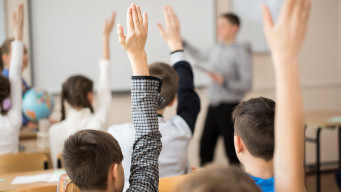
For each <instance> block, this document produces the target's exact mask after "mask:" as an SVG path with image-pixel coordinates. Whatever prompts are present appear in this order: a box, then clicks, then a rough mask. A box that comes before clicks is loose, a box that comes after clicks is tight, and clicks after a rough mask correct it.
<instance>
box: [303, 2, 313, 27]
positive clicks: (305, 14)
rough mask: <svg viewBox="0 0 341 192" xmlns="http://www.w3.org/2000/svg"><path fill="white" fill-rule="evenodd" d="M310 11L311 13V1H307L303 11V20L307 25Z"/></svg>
mask: <svg viewBox="0 0 341 192" xmlns="http://www.w3.org/2000/svg"><path fill="white" fill-rule="evenodd" d="M310 11H311V0H305V1H304V7H303V10H302V18H301V20H302V21H303V22H306V23H307V21H308V20H309V17H310Z"/></svg>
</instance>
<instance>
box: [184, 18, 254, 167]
mask: <svg viewBox="0 0 341 192" xmlns="http://www.w3.org/2000/svg"><path fill="white" fill-rule="evenodd" d="M239 28H240V19H239V18H238V16H237V15H235V14H232V13H228V14H224V15H221V16H220V17H219V18H218V21H217V36H218V39H219V42H218V43H217V44H216V45H215V46H214V47H213V48H212V49H210V50H209V51H207V52H204V53H200V52H199V51H198V50H196V49H195V48H194V47H192V46H190V45H189V44H187V43H186V42H185V43H184V47H185V49H186V50H187V51H188V53H189V54H190V55H192V56H193V57H195V58H196V59H199V60H207V61H209V62H210V63H211V66H210V67H209V69H207V68H203V67H200V68H201V70H203V69H204V70H205V71H206V72H207V74H208V75H209V76H210V78H211V80H212V83H211V84H210V86H209V101H210V106H209V108H208V112H207V116H206V121H205V125H204V131H203V134H202V137H201V141H200V158H201V165H202V166H203V165H205V164H207V163H210V162H212V161H213V157H214V150H215V147H216V143H217V140H218V137H219V136H223V138H224V143H225V150H226V154H227V156H228V158H229V160H230V164H235V165H239V160H238V158H237V155H236V152H235V149H234V142H233V138H234V126H233V122H232V112H233V109H234V108H235V107H236V106H237V105H238V104H239V102H240V101H241V100H242V99H243V98H244V96H245V95H246V93H247V92H248V91H250V90H251V87H252V51H251V47H250V45H249V44H247V43H240V42H237V41H236V37H237V34H238V31H239Z"/></svg>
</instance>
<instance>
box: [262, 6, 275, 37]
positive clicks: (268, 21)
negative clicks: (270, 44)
mask: <svg viewBox="0 0 341 192" xmlns="http://www.w3.org/2000/svg"><path fill="white" fill-rule="evenodd" d="M262 13H263V25H264V30H265V32H266V31H268V30H269V29H271V28H272V27H273V25H274V23H273V20H272V16H271V13H270V10H269V8H268V7H267V6H266V5H262Z"/></svg>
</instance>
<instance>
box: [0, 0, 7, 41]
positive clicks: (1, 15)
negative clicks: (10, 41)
mask: <svg viewBox="0 0 341 192" xmlns="http://www.w3.org/2000/svg"><path fill="white" fill-rule="evenodd" d="M5 15H6V13H5V1H4V0H0V44H2V42H4V41H5V40H6V16H5Z"/></svg>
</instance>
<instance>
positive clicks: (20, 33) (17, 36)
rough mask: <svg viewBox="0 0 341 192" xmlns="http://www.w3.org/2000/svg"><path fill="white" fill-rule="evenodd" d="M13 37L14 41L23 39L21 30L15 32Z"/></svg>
mask: <svg viewBox="0 0 341 192" xmlns="http://www.w3.org/2000/svg"><path fill="white" fill-rule="evenodd" d="M14 39H15V40H16V41H23V33H22V32H19V33H15V35H14Z"/></svg>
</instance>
